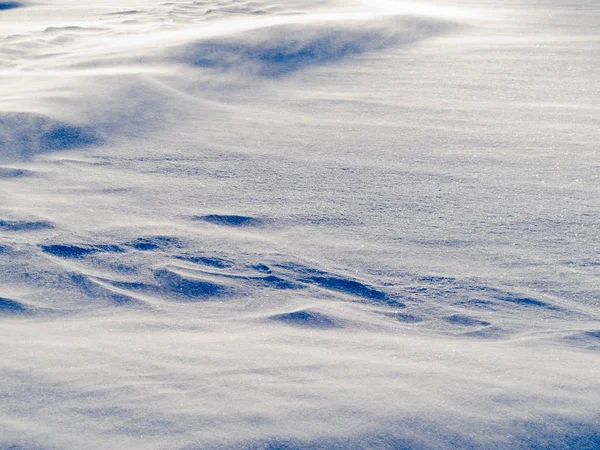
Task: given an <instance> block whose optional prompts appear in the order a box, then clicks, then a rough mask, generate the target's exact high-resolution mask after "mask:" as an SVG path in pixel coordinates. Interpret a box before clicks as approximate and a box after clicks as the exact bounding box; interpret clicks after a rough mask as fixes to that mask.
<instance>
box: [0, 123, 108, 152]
mask: <svg viewBox="0 0 600 450" xmlns="http://www.w3.org/2000/svg"><path fill="white" fill-rule="evenodd" d="M100 142H101V139H100V138H99V137H98V136H96V135H95V133H94V132H93V130H91V129H90V128H89V127H85V126H84V127H79V126H75V125H71V124H68V123H64V122H60V121H55V120H52V119H50V118H48V117H44V116H40V115H35V114H27V113H7V114H0V161H2V160H11V159H31V158H33V157H35V156H36V155H38V154H40V153H45V152H53V151H59V150H70V149H76V148H81V147H87V146H91V145H98V144H100Z"/></svg>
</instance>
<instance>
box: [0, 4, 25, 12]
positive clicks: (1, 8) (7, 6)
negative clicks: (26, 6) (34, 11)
mask: <svg viewBox="0 0 600 450" xmlns="http://www.w3.org/2000/svg"><path fill="white" fill-rule="evenodd" d="M21 6H23V4H22V3H20V2H0V11H5V10H7V9H15V8H20V7H21Z"/></svg>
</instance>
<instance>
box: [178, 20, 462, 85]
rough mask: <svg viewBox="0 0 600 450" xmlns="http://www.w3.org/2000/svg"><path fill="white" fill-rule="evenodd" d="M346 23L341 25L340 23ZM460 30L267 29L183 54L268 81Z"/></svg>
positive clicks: (431, 26) (390, 24)
mask: <svg viewBox="0 0 600 450" xmlns="http://www.w3.org/2000/svg"><path fill="white" fill-rule="evenodd" d="M338 22H341V23H338ZM453 29H456V24H452V23H451V22H444V21H441V20H439V21H438V20H434V19H430V18H420V17H410V16H408V17H401V18H398V19H389V18H383V19H379V20H371V21H359V20H353V21H347V22H344V21H334V22H323V23H322V24H319V23H318V18H317V23H316V24H305V23H304V24H301V25H299V24H295V23H293V22H292V23H291V24H286V25H275V26H272V27H265V28H262V29H259V30H251V31H248V32H243V33H236V34H234V35H232V36H225V37H221V38H219V39H206V40H202V41H200V42H198V43H194V44H192V45H189V46H187V47H186V48H185V50H184V51H182V52H180V53H179V55H180V56H179V57H180V59H181V60H182V61H185V62H189V63H191V64H194V65H195V66H198V67H204V68H211V69H220V70H225V71H228V70H233V71H237V72H242V73H250V74H256V75H260V76H263V77H278V76H283V75H286V74H289V73H292V72H295V71H297V70H301V69H303V68H306V67H310V66H312V65H318V64H331V63H333V62H336V61H339V60H341V59H344V58H347V57H351V56H353V55H359V54H361V53H366V52H373V51H376V50H382V49H385V48H389V47H392V46H398V45H401V44H410V43H415V42H418V41H420V40H423V39H426V38H429V37H432V36H436V35H439V34H443V33H446V32H448V31H451V30H453Z"/></svg>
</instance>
